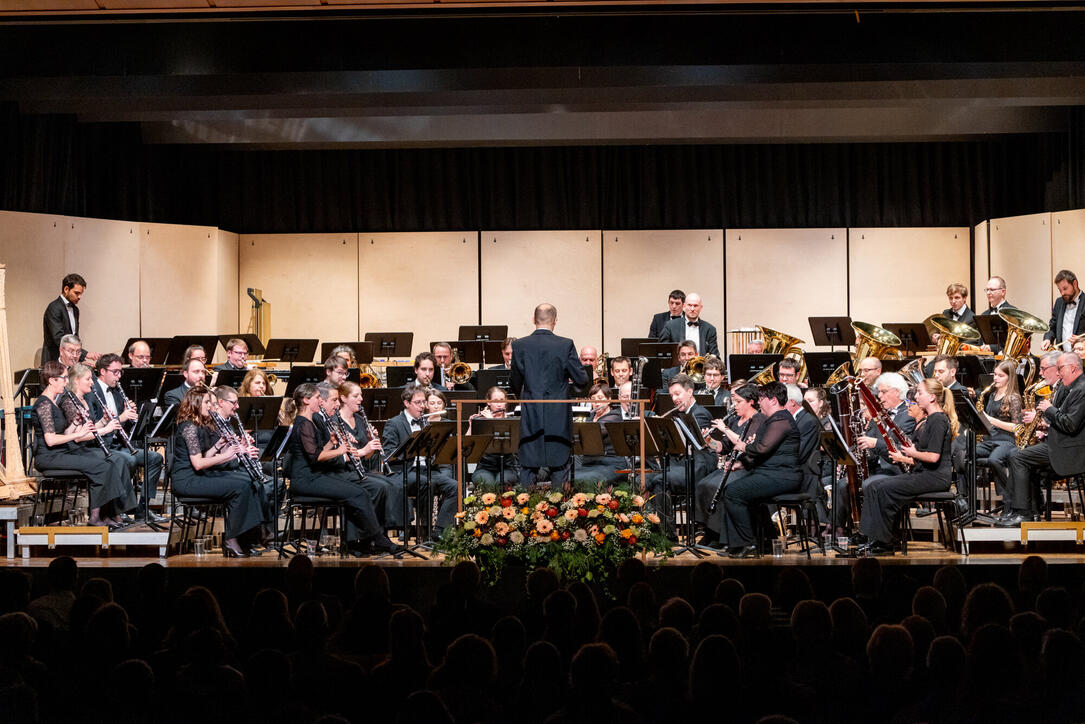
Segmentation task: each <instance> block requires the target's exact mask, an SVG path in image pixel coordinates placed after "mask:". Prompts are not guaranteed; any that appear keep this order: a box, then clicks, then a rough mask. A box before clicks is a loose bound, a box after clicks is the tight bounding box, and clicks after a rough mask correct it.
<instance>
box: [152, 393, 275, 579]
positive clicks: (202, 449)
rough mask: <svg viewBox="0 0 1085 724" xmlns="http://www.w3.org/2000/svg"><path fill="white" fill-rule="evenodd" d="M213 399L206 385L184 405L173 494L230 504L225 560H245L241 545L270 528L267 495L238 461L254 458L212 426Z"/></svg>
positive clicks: (179, 418) (179, 421)
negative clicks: (266, 514) (266, 523)
mask: <svg viewBox="0 0 1085 724" xmlns="http://www.w3.org/2000/svg"><path fill="white" fill-rule="evenodd" d="M211 406H212V395H211V392H210V390H208V389H207V388H206V387H204V386H202V385H197V386H196V387H193V388H192V389H190V390H189V391H188V392H186V393H185V396H184V398H182V400H181V409H180V411H179V412H178V413H177V432H176V434H175V436H174V444H173V473H172V479H173V490H174V492H175V493H177V494H178V495H181V496H185V497H192V498H221V499H222V500H223V502H224V503H225V504H226V529H225V532H224V534H223V541H222V554H223V555H224V556H226V557H227V558H245V557H248V556H249V555H250V552H249V551H248V550H247V549H246V548H245V547H243V546H242V544H241V543H240V541H239V539H240V538H241V537H242V536H243V535H245V534H246V533H248V532H249V531H254V533H253V534H254V535H257V536H258V535H259V533H260V525H261V523H263V522H264V514H263V508H264V496H263V489H262V488H261V487H258V486H259V484H257V483H254V482H253V481H252V479H251V478H249V476H248V474H247V473H246V472H245V471H244V470H242V469H241V468H240V467H239V466H238V464H237V462H236V460H237V458H238V456H240V455H246V454H248V452H247V450H246V448H245V447H243V446H242V445H240V444H239V445H229V444H227V441H226V440H224V439H223V438H222V436H221V435H219V432H218V430H216V429H215V426H214V425H213V424H212V422H211V417H210V415H211Z"/></svg>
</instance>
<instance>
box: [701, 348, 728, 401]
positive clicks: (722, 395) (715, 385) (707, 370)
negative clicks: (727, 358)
mask: <svg viewBox="0 0 1085 724" xmlns="http://www.w3.org/2000/svg"><path fill="white" fill-rule="evenodd" d="M704 385H705V386H704V390H703V394H707V395H712V404H713V405H716V406H717V407H723V408H725V409H730V407H731V391H730V390H728V389H727V385H725V384H724V369H723V360H721V359H720V358H719V357H709V358H708V359H706V360H705V361H704Z"/></svg>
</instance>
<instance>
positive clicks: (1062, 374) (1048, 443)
mask: <svg viewBox="0 0 1085 724" xmlns="http://www.w3.org/2000/svg"><path fill="white" fill-rule="evenodd" d="M1046 364H1048V356H1045V357H1044V359H1043V360H1042V362H1041V366H1043V365H1046ZM1055 369H1056V370H1057V372H1058V375H1059V385H1058V387H1057V388H1056V390H1055V393H1054V394H1053V395H1051V396H1050V397H1047V398H1044V399H1042V400H1040V401H1039V402H1038V403H1037V404H1036V409H1035V410H1027V411H1025V412H1024V413H1023V414H1022V419H1023V420H1024V421H1025V423H1026V424H1029V423H1032V422H1033V421H1034V419H1035V418H1036V416H1037V415H1042V416H1043V421H1044V422H1045V423H1046V424H1047V435H1046V437H1045V439H1044V440H1043V441H1042V442H1039V443H1036V444H1035V445H1029V446H1028V447H1026V448H1025V449H1023V450H1017V451H1015V452H1013V453H1011V455H1010V483H1011V484H1012V486H1013V510H1012V511H1010V513H1009V515H1007V516H1006V517H1004V518H1000V519H999V521H998V525H1000V526H1003V527H1013V526H1018V525H1020V524H1021V523H1022V522H1023V521H1025V520H1030V519H1034V518H1035V515H1034V511H1036V510H1037V501H1036V498H1035V497H1034V496H1033V486H1032V477H1033V476H1038V475H1048V476H1053V477H1060V478H1064V477H1068V476H1070V475H1076V474H1078V473H1082V472H1085V379H1083V378H1082V374H1081V357H1079V356H1078V355H1077V354H1076V353H1074V352H1065V353H1063V354H1061V355H1059V357H1058V362H1057V365H1056V368H1055ZM1044 372H1046V373H1047V374H1045V378H1047V376H1048V375H1051V374H1052V373H1051V371H1050V369H1049V368H1048V369H1045V370H1044Z"/></svg>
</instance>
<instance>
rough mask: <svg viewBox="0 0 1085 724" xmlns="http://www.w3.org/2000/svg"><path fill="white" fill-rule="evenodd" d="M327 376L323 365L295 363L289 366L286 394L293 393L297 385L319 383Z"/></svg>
mask: <svg viewBox="0 0 1085 724" xmlns="http://www.w3.org/2000/svg"><path fill="white" fill-rule="evenodd" d="M327 376H328V375H327V372H326V371H325V370H324V365H295V366H293V367H291V368H290V377H288V378H287V380H286V394H287V396H290V395H292V394H294V390H296V389H297V388H298V385H304V384H306V383H308V384H311V385H317V384H320V383H321V382H323V381H324V380H325V379H326V378H327Z"/></svg>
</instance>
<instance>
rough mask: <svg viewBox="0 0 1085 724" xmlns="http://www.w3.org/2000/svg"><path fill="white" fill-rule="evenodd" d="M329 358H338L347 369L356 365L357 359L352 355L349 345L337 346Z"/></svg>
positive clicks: (352, 351)
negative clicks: (345, 364)
mask: <svg viewBox="0 0 1085 724" xmlns="http://www.w3.org/2000/svg"><path fill="white" fill-rule="evenodd" d="M328 356H329V357H340V358H342V360H343V361H344V362H346V363H347V367H353V366H354V365H356V364H358V358H357V357H356V356H355V355H354V348H353V347H351V346H350V345H349V344H337V345H336V346H335V348H334V349H332V353H331V354H330V355H328Z"/></svg>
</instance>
